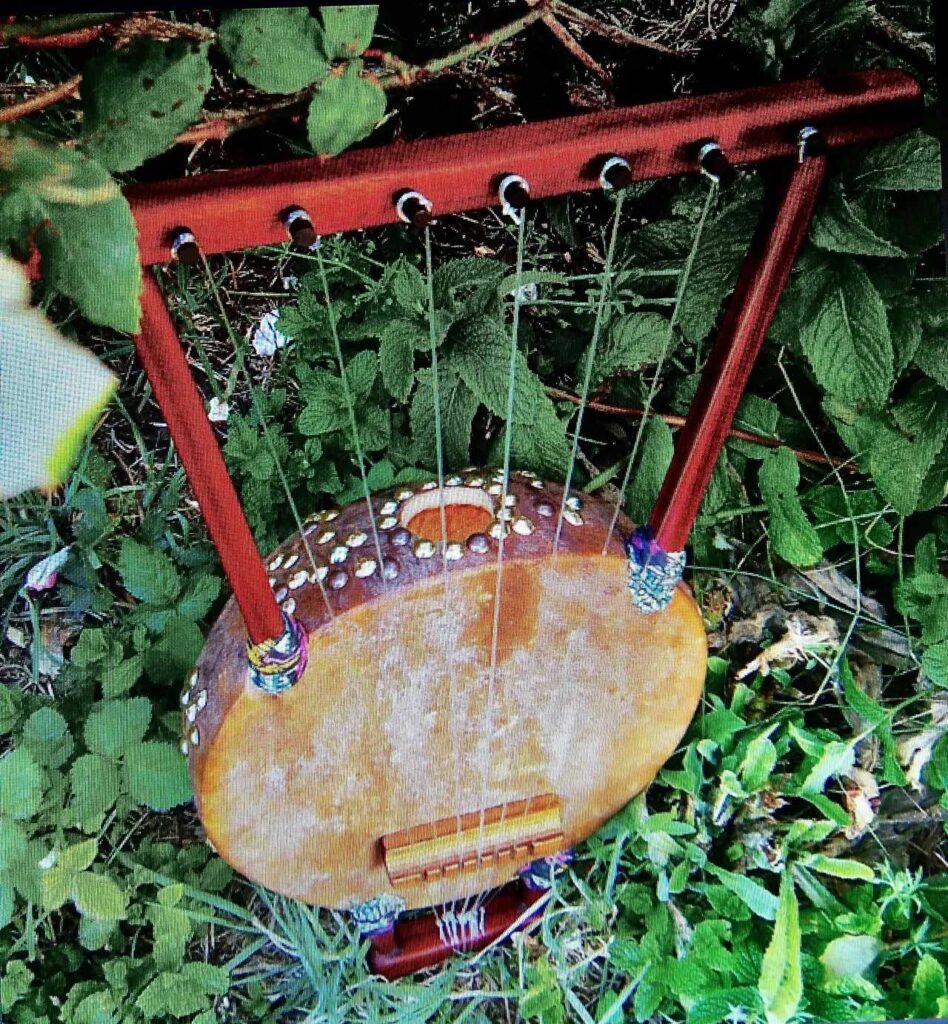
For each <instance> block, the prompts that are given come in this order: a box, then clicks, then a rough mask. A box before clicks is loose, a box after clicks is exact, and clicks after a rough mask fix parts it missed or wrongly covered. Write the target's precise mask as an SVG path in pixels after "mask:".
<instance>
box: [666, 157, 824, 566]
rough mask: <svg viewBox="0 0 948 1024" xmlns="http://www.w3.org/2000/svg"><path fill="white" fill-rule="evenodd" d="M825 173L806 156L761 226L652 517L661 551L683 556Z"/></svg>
mask: <svg viewBox="0 0 948 1024" xmlns="http://www.w3.org/2000/svg"><path fill="white" fill-rule="evenodd" d="M825 175H826V158H825V157H822V156H812V157H807V158H806V159H804V160H803V161H802V162H801V163H798V164H797V165H796V167H795V168H794V171H793V174H792V175H791V177H790V182H789V184H788V185H787V190H786V192H785V193H784V195H783V198H782V200H781V202H780V204H779V206H778V208H777V211H776V215H775V216H774V218H773V220H772V221H770V222H766V221H764V222H762V224H761V225H760V226H759V228H758V231H757V234H756V235H755V237H754V240H753V241H752V242H751V247H750V249H749V250H748V252H747V256H746V257H745V258H744V263H743V265H742V266H741V272H740V274H739V275H738V279H737V285H736V286H735V288H734V294H733V295H732V296H731V299H730V302H729V303H728V307H727V312H726V313H725V315H724V319H723V320H722V322H721V327H720V329H719V331H718V335H717V339H716V341H715V343H714V346H713V348H712V349H711V353H710V355H709V356H708V361H707V364H706V366H705V370H704V374H703V375H702V378H701V383H700V384H699V385H698V390H697V392H696V393H695V397H694V400H693V401H692V403H691V408H690V409H689V410H688V416H687V418H686V419H685V425H684V426H683V427H682V429H681V431H680V432H679V434H678V439H677V441H676V442H675V454H674V456H673V458H672V461H671V465H670V466H669V467H668V472H667V474H666V475H665V481H664V483H663V484H662V489H661V490H660V491H659V494H658V498H656V500H655V507H654V508H653V509H652V514H651V516H650V518H649V526H650V527H651V528H652V531H653V533H654V534H655V539H656V541H657V542H658V543H659V545H660V546H661V548H662V549H663V550H664V551H680V550H682V549H683V548H684V546H685V544H686V543H687V541H688V535H689V534H690V533H691V528H692V526H693V525H694V521H695V518H696V517H697V515H698V509H699V508H700V507H701V501H702V499H703V498H704V494H705V491H706V490H707V487H708V483H709V481H710V480H711V474H712V472H713V471H714V466H715V463H716V462H717V461H718V456H719V455H720V454H721V448H722V447H723V446H724V442H725V440H726V439H727V435H728V432H729V431H730V429H731V424H732V423H733V421H734V414H735V412H736V411H737V406H738V403H739V402H740V400H741V396H742V395H743V394H744V389H745V388H746V387H747V380H748V378H749V377H750V373H751V370H752V369H753V367H754V362H755V361H756V359H757V354H758V352H759V351H760V347H761V345H763V343H764V338H765V337H766V335H767V331H768V330H769V328H770V325H771V323H772V322H773V318H774V314H775V313H776V311H777V304H778V302H779V301H780V296H781V294H782V293H783V289H784V287H785V286H786V283H787V278H788V277H789V276H790V271H791V270H792V268H793V264H794V261H795V260H796V257H797V253H798V252H799V251H800V246H801V245H802V244H803V241H804V239H805V238H806V235H807V232H808V231H809V229H810V222H811V220H812V219H813V211H814V209H815V207H816V200H817V198H818V196H819V192H820V186H821V185H822V183H823V179H824V177H825Z"/></svg>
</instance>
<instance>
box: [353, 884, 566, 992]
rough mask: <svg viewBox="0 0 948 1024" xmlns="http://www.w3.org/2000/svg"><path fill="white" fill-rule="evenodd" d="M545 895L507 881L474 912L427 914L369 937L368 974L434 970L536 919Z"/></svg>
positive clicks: (387, 975) (392, 977) (401, 975)
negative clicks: (442, 962) (435, 966)
mask: <svg viewBox="0 0 948 1024" xmlns="http://www.w3.org/2000/svg"><path fill="white" fill-rule="evenodd" d="M545 902H546V898H545V894H544V893H543V892H539V893H538V892H537V891H535V890H533V889H531V888H530V887H529V886H528V885H527V884H526V883H525V882H524V881H523V880H522V879H520V878H517V879H515V880H514V881H513V882H508V883H507V884H506V885H505V886H503V887H502V888H500V889H497V890H496V891H495V892H494V893H492V894H491V895H490V896H488V897H487V899H486V900H485V901H484V903H483V904H482V905H481V906H480V907H478V908H476V909H475V910H469V911H467V912H465V913H460V914H453V913H452V912H450V911H442V912H440V913H435V912H433V911H428V912H427V913H424V914H419V915H418V916H416V917H409V918H402V919H400V920H397V921H393V923H392V924H391V925H390V926H389V927H388V928H385V929H382V930H379V931H376V932H373V933H372V934H371V935H370V938H371V941H372V946H371V948H370V949H369V953H368V957H367V959H368V964H369V969H370V970H371V971H372V972H373V974H380V975H381V976H382V977H383V978H387V979H388V980H389V981H395V980H396V979H397V978H404V977H405V976H406V975H408V974H414V973H415V972H416V971H421V970H424V969H425V968H426V967H433V966H434V965H435V964H438V963H441V961H442V960H447V958H448V957H449V956H451V955H452V954H454V953H460V952H464V953H473V952H476V951H478V950H481V949H484V948H485V947H486V946H489V945H491V944H492V943H494V942H497V941H499V940H500V939H502V938H504V937H505V936H506V935H507V934H510V933H512V932H514V931H516V930H517V929H518V928H522V927H524V926H525V925H526V924H528V923H529V922H530V921H533V920H535V919H536V917H537V916H538V915H539V914H540V912H541V910H542V909H543V905H544V904H545Z"/></svg>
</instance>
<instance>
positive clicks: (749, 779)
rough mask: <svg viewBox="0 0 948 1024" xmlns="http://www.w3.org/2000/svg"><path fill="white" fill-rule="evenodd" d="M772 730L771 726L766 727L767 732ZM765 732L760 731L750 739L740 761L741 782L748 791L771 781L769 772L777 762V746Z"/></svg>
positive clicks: (754, 790)
mask: <svg viewBox="0 0 948 1024" xmlns="http://www.w3.org/2000/svg"><path fill="white" fill-rule="evenodd" d="M772 731H773V729H772V728H771V729H768V730H767V733H769V732H772ZM767 733H761V734H760V735H759V736H755V737H754V738H753V739H752V740H751V741H750V743H749V744H748V745H747V750H746V752H745V754H744V760H743V761H742V762H741V767H740V775H741V782H742V783H743V785H744V789H745V790H747V792H748V793H755V792H757V790H759V789H763V788H764V787H765V786H766V785H767V784H768V783H769V782H770V781H771V773H772V772H773V770H774V766H775V765H776V764H777V748H776V747H775V746H774V744H773V741H772V740H771V739H770V737H769V736H768V735H767Z"/></svg>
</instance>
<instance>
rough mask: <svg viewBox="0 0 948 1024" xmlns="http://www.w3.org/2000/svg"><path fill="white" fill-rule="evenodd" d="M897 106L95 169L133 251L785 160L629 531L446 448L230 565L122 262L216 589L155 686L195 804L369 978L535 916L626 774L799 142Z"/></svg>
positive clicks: (696, 641)
mask: <svg viewBox="0 0 948 1024" xmlns="http://www.w3.org/2000/svg"><path fill="white" fill-rule="evenodd" d="M919 105H920V91H919V88H918V86H917V85H916V83H915V82H914V81H912V80H911V79H910V78H909V77H907V76H906V75H904V74H902V73H900V72H897V71H871V72H860V73H853V74H849V75H846V76H843V77H841V78H839V79H837V80H834V81H833V82H819V81H805V82H798V83H792V84H786V85H774V86H767V87H764V88H759V89H751V90H746V91H741V92H730V93H722V94H719V95H715V96H709V97H704V98H701V99H683V100H675V101H671V102H666V103H659V104H653V105H650V106H646V107H641V108H634V109H620V110H610V111H607V112H603V113H596V114H591V115H585V116H580V117H574V118H568V119H564V120H560V121H553V122H547V123H543V124H538V125H527V126H518V127H512V128H503V129H499V130H495V131H484V132H478V133H473V134H469V135H464V136H456V137H451V138H447V139H433V140H425V141H421V142H412V143H398V144H393V145H391V146H387V147H384V148H380V149H365V150H360V151H356V152H351V153H348V154H346V155H344V156H342V157H340V158H338V159H336V160H334V161H331V162H328V163H327V162H324V161H322V160H318V159H307V160H298V161H293V162H289V163H285V164H280V165H275V166H272V167H261V168H253V169H247V170H239V171H232V172H226V173H221V174H213V175H205V176H198V177H192V178H187V179H184V180H179V181H170V182H165V183H159V184H150V185H144V186H134V187H131V188H129V189H127V190H126V195H127V197H128V199H129V201H130V203H131V206H132V210H133V212H134V215H135V219H136V222H137V224H138V228H139V234H140V244H141V254H142V263H143V264H145V265H152V264H160V263H166V262H168V261H169V259H170V258H172V253H171V249H172V247H173V248H174V255H175V256H176V257H178V258H184V257H186V255H187V254H188V252H192V253H193V250H194V247H195V246H198V245H199V246H200V248H201V250H203V252H205V253H207V254H210V253H219V252H224V251H229V250H235V249H241V248H246V247H250V246H258V245H262V244H267V243H275V242H278V241H281V240H285V239H286V235H287V231H288V230H289V231H290V233H291V234H293V235H295V236H296V237H297V239H298V240H300V239H302V238H303V235H304V234H306V233H307V232H309V234H308V235H307V236H306V237H310V236H311V235H312V234H313V233H314V232H318V233H319V234H330V233H335V232H343V231H347V230H353V229H356V228H363V227H370V226H375V225H382V224H388V223H394V222H397V221H398V219H399V218H400V217H401V218H402V219H410V220H413V221H415V222H416V223H422V222H425V221H426V218H428V219H430V214H431V211H432V210H433V211H435V212H436V213H437V214H438V215H446V214H448V213H451V212H455V211H461V210H467V209H472V208H478V207H483V206H487V205H491V204H496V203H497V202H498V201H499V200H500V201H502V202H505V203H507V204H508V205H511V206H512V207H513V208H514V209H516V207H517V204H520V205H522V203H523V201H524V195H525V194H526V191H527V190H529V196H530V197H531V198H533V199H536V198H542V197H544V196H550V195H556V194H562V193H566V192H571V191H585V190H591V189H594V188H597V187H602V186H606V187H608V186H609V185H610V184H611V185H622V184H624V183H627V182H629V181H633V180H644V179H649V178H656V177H661V176H667V175H677V174H687V173H693V172H695V171H697V170H699V169H703V170H704V171H705V172H706V173H708V174H711V175H721V174H723V173H724V172H725V171H726V170H727V169H728V168H729V167H734V166H737V165H742V164H754V163H757V162H761V161H774V162H778V163H779V162H782V163H783V164H785V165H786V178H785V186H784V188H783V190H782V191H781V192H780V193H779V194H778V195H776V196H775V201H774V202H773V204H772V206H771V208H770V209H769V210H768V211H767V213H766V214H765V216H764V218H763V219H762V221H761V224H760V226H759V229H758V232H757V235H756V236H755V238H754V241H753V243H752V245H751V248H750V250H749V252H748V254H747V257H746V259H745V262H744V264H743V267H742V270H741V272H740V276H739V279H738V282H737V286H736V288H735V290H734V293H733V295H732V297H731V299H730V301H729V303H728V306H727V309H726V313H725V315H724V318H723V320H722V322H721V324H720V327H719V330H718V335H717V340H716V342H715V345H714V348H713V350H712V352H711V355H710V357H709V359H708V361H707V365H706V368H705V370H704V376H703V378H702V381H701V384H700V387H699V390H698V393H697V396H696V398H695V401H694V403H693V405H692V408H691V412H690V413H689V415H688V417H687V422H686V425H685V427H684V428H683V429H682V431H681V432H680V434H679V435H678V440H677V445H676V450H675V455H674V459H673V462H672V465H671V468H670V469H669V471H668V475H667V478H666V480H665V483H664V486H663V488H662V490H661V493H660V495H659V498H658V500H657V502H656V505H655V508H654V510H653V512H652V515H651V517H650V520H649V522H648V523H647V524H644V525H643V526H642V527H639V528H637V529H636V528H635V527H634V526H633V524H632V523H630V522H628V521H627V520H626V519H625V518H624V517H623V516H622V515H615V514H614V513H613V510H612V508H611V507H609V506H607V505H606V504H605V503H604V502H602V501H599V500H597V499H594V498H592V497H589V496H586V495H581V494H578V493H573V492H570V493H565V492H564V489H563V487H562V486H561V485H560V484H558V483H555V482H549V481H544V480H540V479H538V478H537V477H535V476H533V475H532V474H530V473H528V472H521V473H512V474H504V473H503V472H500V473H498V472H497V471H495V470H483V469H479V468H467V469H465V470H463V471H460V472H455V473H450V472H449V475H448V476H447V478H446V479H445V481H444V486H443V487H441V486H439V485H434V486H433V487H432V486H425V487H413V488H407V487H406V488H400V489H397V490H396V491H393V492H389V493H385V494H376V495H373V496H371V498H370V499H369V501H368V503H366V502H357V503H355V504H354V505H351V506H348V507H346V508H343V509H337V510H329V511H324V512H320V513H317V514H316V515H314V516H312V517H311V518H310V519H309V520H308V521H307V522H306V524H305V526H304V531H303V534H302V535H297V536H294V537H292V538H290V539H289V540H287V541H286V542H285V543H284V544H282V545H281V546H280V547H279V548H278V549H277V550H276V551H273V552H271V553H270V554H268V555H267V557H265V558H261V557H260V556H259V554H258V552H257V550H256V548H255V546H254V542H253V538H252V536H251V533H250V530H249V528H248V526H247V523H246V520H245V518H244V516H243V513H242V510H241V506H240V502H239V499H238V497H237V495H236V492H235V490H234V487H233V485H232V483H231V481H230V479H229V477H228V474H227V472H226V469H225V467H224V463H223V460H222V458H221V454H220V451H219V448H218V445H217V441H216V438H215V436H214V434H213V432H212V429H211V427H210V426H209V424H208V420H207V417H206V414H205V411H204V405H203V402H202V401H201V399H200V396H199V395H198V393H197V390H196V388H195V385H194V382H193V380H192V378H191V375H190V372H189V369H188V366H187V363H186V360H185V357H184V355H183V352H182V349H181V345H180V342H179V339H178V336H177V333H176V330H175V327H174V324H173V322H172V320H171V317H170V315H169V313H168V311H167V308H166V306H165V304H164V300H163V297H162V295H161V293H160V291H159V289H158V286H157V284H156V282H155V280H154V278H152V277H151V276H150V275H148V274H146V284H145V291H144V297H143V309H144V318H143V326H142V331H141V335H140V336H139V337H138V338H137V339H136V344H137V349H138V353H139V357H140V359H141V361H142V364H143V365H144V367H145V370H146V372H147V374H148V377H149V380H150V382H151V384H152V387H153V389H154V392H155V395H156V398H157V400H158V402H159V403H160V405H161V408H162V409H163V411H164V414H165V417H166V419H167V423H168V427H169V430H170V431H171V434H172V437H173V439H174V442H175V444H176V446H177V448H178V451H179V454H180V457H181V460H182V463H183V464H184V467H185V469H186V471H187V474H188V477H189V479H190V483H191V486H192V488H193V491H194V494H195V496H196V498H197V500H198V503H199V505H200V508H201V511H202V513H203V515H204V517H205V519H206V521H207V524H208V528H209V531H210V534H211V537H212V539H213V541H214V544H215V546H216V548H217V550H218V553H219V555H220V558H221V562H222V565H223V567H224V571H225V573H226V575H227V577H228V580H229V581H230V584H231V587H232V589H233V595H234V596H233V599H232V600H231V601H230V602H229V603H228V605H227V606H226V607H225V609H224V611H223V612H222V614H221V616H220V618H219V620H218V621H217V622H216V624H215V625H214V626H213V628H212V630H211V632H210V634H209V636H208V638H207V643H206V646H205V649H204V652H203V654H202V656H201V659H200V661H199V663H198V665H197V667H196V669H195V671H194V673H193V675H192V676H191V678H190V681H189V682H188V684H187V687H186V689H185V691H184V693H183V695H182V706H183V715H184V741H183V751H184V753H185V754H186V755H187V756H188V759H189V762H190V770H191V776H192V780H193V784H194V790H195V795H196V800H197V806H198V810H199V813H200V815H201V818H202V821H203V823H204V825H205V827H206V829H207V832H208V836H209V838H210V840H211V841H212V842H213V844H214V845H215V847H216V848H217V849H218V851H219V852H220V854H221V855H222V856H223V857H224V858H225V859H227V860H228V861H229V862H230V863H231V864H233V865H234V866H235V867H237V868H238V869H239V870H240V871H242V872H243V873H244V874H245V875H246V876H248V877H249V878H252V879H254V880H256V881H259V882H261V883H263V884H265V885H267V886H269V887H271V888H272V889H275V890H277V891H279V892H282V893H286V894H288V895H291V896H294V897H297V898H299V899H302V900H305V901H307V902H310V903H314V904H319V905H323V906H329V907H334V908H339V909H343V910H349V911H352V912H353V914H354V915H355V917H356V920H357V921H358V922H359V924H360V927H361V928H362V930H363V931H364V932H365V933H366V934H368V935H370V936H371V937H372V952H371V954H370V964H371V966H372V968H373V969H374V970H376V971H378V972H379V973H381V974H383V975H385V976H387V977H390V978H393V977H398V976H400V975H403V974H406V973H409V972H411V971H414V970H417V969H419V968H421V967H425V966H428V965H431V964H433V963H435V962H437V961H438V960H439V959H441V958H443V957H444V956H446V955H448V954H449V953H450V952H451V951H452V950H462V949H463V950H469V949H476V948H481V947H483V946H484V945H486V944H487V943H489V942H492V941H494V940H496V939H497V938H498V937H500V936H502V935H503V934H505V933H506V932H508V931H510V930H511V929H513V928H514V927H516V926H517V925H518V924H520V923H523V922H524V921H526V920H529V919H530V918H531V917H532V916H535V915H536V914H537V913H538V912H539V908H540V906H541V904H542V901H543V897H544V891H545V888H546V887H547V886H548V884H549V876H550V872H551V871H552V870H553V868H554V867H555V866H556V864H557V863H558V861H560V860H562V858H563V857H564V856H566V855H567V853H568V851H569V849H570V848H571V847H572V846H574V845H575V844H576V843H578V842H580V841H582V840H583V839H584V838H586V837H587V836H588V835H589V834H590V833H591V832H592V831H594V830H595V829H596V828H598V827H599V826H600V825H602V824H603V823H604V822H605V821H606V820H608V818H609V817H610V816H612V815H613V814H614V813H615V812H617V811H618V810H619V809H620V808H621V807H622V806H623V805H624V804H625V803H626V802H627V801H628V800H629V799H630V798H631V797H633V796H634V795H635V794H636V793H637V792H639V791H640V790H641V789H642V788H643V787H644V786H646V785H647V784H648V782H649V781H650V780H651V778H652V777H653V776H654V774H655V773H656V772H657V770H658V769H659V767H660V766H661V764H662V763H663V761H664V760H665V759H666V758H667V757H668V755H669V754H670V753H671V752H672V751H673V750H674V748H675V746H676V744H677V743H678V741H679V740H680V738H681V736H682V734H683V733H684V731H685V729H686V727H687V725H688V723H689V720H690V718H691V716H692V714H693V711H694V708H695V706H696V704H697V701H698V699H699V695H700V691H701V687H702V684H703V679H704V669H705V661H706V643H705V636H704V630H703V627H702V623H701V618H700V615H699V613H698V610H697V607H696V605H695V602H694V600H693V599H692V597H691V595H690V591H689V590H688V588H687V586H686V585H685V584H683V583H682V582H681V574H682V569H683V566H684V560H685V559H684V548H685V544H686V541H687V537H688V534H689V532H690V530H691V527H692V524H693V522H694V519H695V516H696V514H697V511H698V507H699V504H700V502H701V498H702V496H703V494H704V491H705V489H706V487H707V484H708V480H709V477H710V474H711V471H712V469H713V466H714V463H715V461H716V459H717V456H718V454H719V453H720V450H721V447H722V445H723V443H724V439H725V437H726V436H727V433H728V430H729V428H730V426H731V422H732V419H733V416H734V413H735V410H736V407H737V403H738V400H739V398H740V396H741V394H742V393H743V391H744V388H745V386H746V383H747V379H748V376H749V374H750V372H751V368H752V366H753V363H754V359H755V357H756V355H757V353H758V351H759V349H760V346H761V344H762V342H763V340H764V337H765V335H766V333H767V329H768V327H769V325H770V323H771V320H772V318H773V315H774V312H775V310H776V306H777V303H778V301H779V297H780V294H781V291H782V289H783V288H784V285H785V284H786V281H787V278H788V276H789V274H790V270H791V268H792V265H793V262H794V259H795V257H796V254H797V252H798V251H799V248H800V246H801V244H802V242H803V240H804V238H805V235H806V233H807V230H808V226H809V223H810V220H811V217H812V215H813V211H814V207H815V204H816V201H817V197H818V194H819V189H820V186H821V183H822V181H823V179H824V176H825V173H826V162H827V159H828V156H827V154H829V153H831V151H832V150H834V149H836V148H837V147H841V146H846V145H851V144H853V143H860V142H868V141H872V140H876V139H881V138H885V137H888V136H891V135H893V134H895V133H897V132H899V131H901V130H903V129H904V128H905V127H907V126H908V125H909V124H910V123H911V121H912V118H913V116H914V113H915V111H916V110H917V109H918V107H919ZM610 175H611V176H612V177H611V179H610ZM499 187H500V192H498V188H499ZM505 188H508V189H514V191H511V192H505V191H504V189H505ZM516 189H519V190H520V192H519V193H518V192H517V191H516ZM181 225H186V229H183V228H182V227H181ZM304 542H305V543H304ZM307 545H308V546H309V548H311V550H312V551H313V552H315V553H316V554H315V561H310V560H309V558H308V557H307V556H306V554H305V550H304V549H305V547H306V546H307ZM499 546H503V548H504V557H503V562H502V565H503V569H502V573H501V572H500V571H499V570H498V559H497V551H498V547H499ZM498 602H501V604H500V605H498ZM498 607H502V609H503V612H502V614H496V615H495V611H496V609H497V608H498ZM484 718H489V723H490V727H489V729H486V730H485V729H482V728H477V727H476V726H477V723H478V722H479V721H481V720H483V719H484ZM484 892H487V893H488V894H487V895H486V896H481V895H479V894H482V893H484ZM458 900H462V901H464V902H463V905H462V907H461V908H460V909H459V908H458V907H457V906H456V905H455V901H458ZM433 905H437V906H440V907H441V908H442V909H440V910H439V911H438V912H437V913H427V914H414V915H412V914H408V915H406V914H404V913H403V911H413V910H421V909H422V908H426V907H431V906H433Z"/></svg>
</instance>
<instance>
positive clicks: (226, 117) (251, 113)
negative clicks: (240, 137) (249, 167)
mask: <svg viewBox="0 0 948 1024" xmlns="http://www.w3.org/2000/svg"><path fill="white" fill-rule="evenodd" d="M314 92H315V89H313V88H312V87H310V88H309V89H305V90H303V92H302V93H296V94H294V95H293V96H290V97H289V98H287V97H281V98H280V99H278V100H274V101H273V102H272V103H268V104H266V105H265V106H261V107H258V108H257V109H256V110H242V111H239V112H232V111H226V112H224V113H223V114H220V115H219V116H217V117H213V118H209V119H208V120H207V121H202V122H201V123H200V124H196V125H194V127H192V128H188V129H187V130H186V131H183V132H182V133H181V134H180V135H178V136H177V138H175V140H174V143H175V145H192V144H194V143H197V142H206V141H207V140H208V139H218V140H221V139H226V138H228V137H229V136H231V135H233V134H234V132H237V131H241V130H243V129H244V128H256V127H257V126H258V125H261V124H266V122H267V121H269V120H270V119H271V118H272V117H273V116H274V114H278V113H280V112H282V111H287V110H291V109H292V108H294V107H297V106H302V105H303V104H304V103H306V102H307V101H308V100H309V98H310V97H311V96H312V95H313V93H314Z"/></svg>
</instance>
